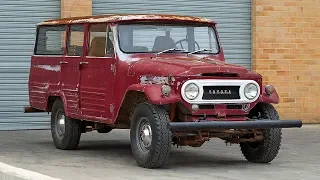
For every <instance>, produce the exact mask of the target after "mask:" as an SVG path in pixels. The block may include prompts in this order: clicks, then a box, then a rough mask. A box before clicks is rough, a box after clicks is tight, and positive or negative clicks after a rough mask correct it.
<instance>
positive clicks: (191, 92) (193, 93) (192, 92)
mask: <svg viewBox="0 0 320 180" xmlns="http://www.w3.org/2000/svg"><path fill="white" fill-rule="evenodd" d="M184 94H185V95H186V97H187V98H188V99H190V100H193V99H195V98H197V96H198V95H199V87H198V86H197V85H196V84H194V83H190V84H188V85H187V86H186V88H185V89H184Z"/></svg>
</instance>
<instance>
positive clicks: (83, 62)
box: [80, 61, 89, 65]
mask: <svg viewBox="0 0 320 180" xmlns="http://www.w3.org/2000/svg"><path fill="white" fill-rule="evenodd" d="M82 64H89V62H85V61H81V62H80V65H82Z"/></svg>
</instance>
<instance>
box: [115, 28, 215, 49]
mask: <svg viewBox="0 0 320 180" xmlns="http://www.w3.org/2000/svg"><path fill="white" fill-rule="evenodd" d="M118 33H119V34H118V35H119V44H120V48H121V50H122V51H123V52H125V53H159V52H161V53H162V51H164V53H190V52H195V51H197V52H196V53H197V54H202V53H206V54H217V53H218V52H219V45H218V42H217V36H216V33H215V30H214V29H213V28H212V27H210V26H203V25H180V24H179V25H177V24H159V25H157V24H122V25H119V26H118ZM169 49H179V51H174V50H169ZM202 49H205V50H202ZM168 50H169V51H168ZM182 50H183V51H182ZM199 50H200V51H199Z"/></svg>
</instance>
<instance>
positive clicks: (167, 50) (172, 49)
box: [157, 48, 186, 56]
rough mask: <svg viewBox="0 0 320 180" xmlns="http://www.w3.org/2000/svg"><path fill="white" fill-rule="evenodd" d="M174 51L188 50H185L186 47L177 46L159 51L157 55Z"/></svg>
mask: <svg viewBox="0 0 320 180" xmlns="http://www.w3.org/2000/svg"><path fill="white" fill-rule="evenodd" d="M172 51H186V50H185V49H176V48H171V49H166V50H163V51H160V52H158V53H157V56H159V55H160V54H162V53H166V52H172Z"/></svg>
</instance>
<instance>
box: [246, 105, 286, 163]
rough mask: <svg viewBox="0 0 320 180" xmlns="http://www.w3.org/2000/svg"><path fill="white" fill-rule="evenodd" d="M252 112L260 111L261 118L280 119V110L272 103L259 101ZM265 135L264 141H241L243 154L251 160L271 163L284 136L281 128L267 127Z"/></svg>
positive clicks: (264, 131)
mask: <svg viewBox="0 0 320 180" xmlns="http://www.w3.org/2000/svg"><path fill="white" fill-rule="evenodd" d="M252 112H253V114H256V113H259V114H260V117H259V119H271V120H279V115H278V112H277V111H276V109H275V108H274V107H273V106H272V105H271V104H267V103H259V104H257V106H256V107H255V108H254V109H253V110H252ZM263 135H264V140H263V141H262V142H254V143H250V142H246V143H240V147H241V151H242V154H243V155H244V157H245V158H246V159H247V160H248V161H249V162H253V163H269V162H271V161H272V160H274V159H275V158H276V156H277V155H278V152H279V149H280V146H281V138H282V137H281V136H282V132H281V129H280V128H271V129H265V130H263Z"/></svg>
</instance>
